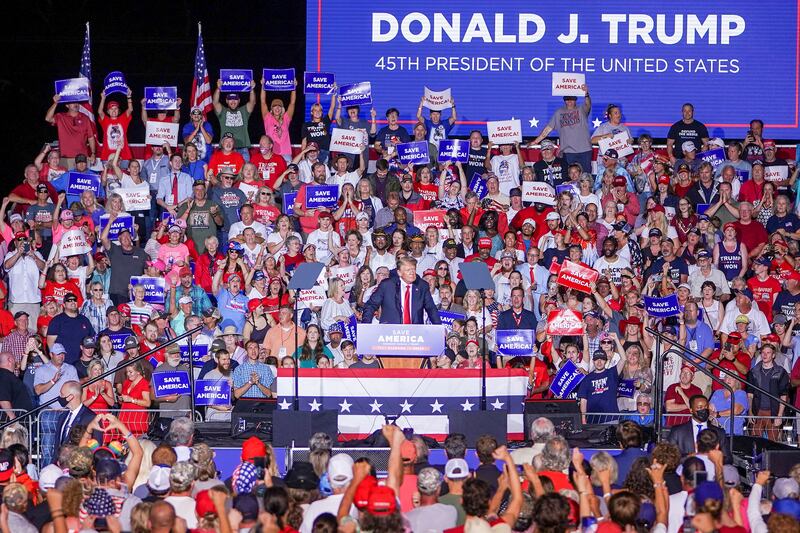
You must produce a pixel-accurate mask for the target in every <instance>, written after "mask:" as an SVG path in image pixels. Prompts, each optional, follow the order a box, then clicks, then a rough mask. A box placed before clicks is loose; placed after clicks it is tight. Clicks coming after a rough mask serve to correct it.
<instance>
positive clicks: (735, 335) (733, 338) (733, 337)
mask: <svg viewBox="0 0 800 533" xmlns="http://www.w3.org/2000/svg"><path fill="white" fill-rule="evenodd" d="M727 340H728V342H739V341H741V340H742V336H741V335H740V334H739V332H738V331H731V332H730V333H728V339H727Z"/></svg>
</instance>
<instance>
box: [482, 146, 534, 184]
mask: <svg viewBox="0 0 800 533" xmlns="http://www.w3.org/2000/svg"><path fill="white" fill-rule="evenodd" d="M493 146H494V145H493V144H492V143H491V142H489V144H488V148H487V153H491V152H492V147H493ZM514 148H516V150H517V153H516V154H514V153H513V152H512V150H513V149H514ZM524 166H525V160H524V159H523V158H522V152H520V149H519V143H514V144H501V145H500V153H499V154H498V155H496V156H494V157H492V158H491V159H489V158H488V157H487V158H486V168H487V170H491V171H492V172H494V174H495V176H497V179H498V181H499V182H500V192H501V193H502V194H504V195H506V196H508V195H509V193H510V192H511V189H513V188H514V187H519V173H520V169H521V168H522V167H524Z"/></svg>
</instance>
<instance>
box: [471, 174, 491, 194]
mask: <svg viewBox="0 0 800 533" xmlns="http://www.w3.org/2000/svg"><path fill="white" fill-rule="evenodd" d="M469 189H470V190H471V191H472V192H474V193H475V194H477V195H478V198H480V199H481V200H483V198H484V197H485V196H486V194H487V193H488V192H489V190H488V189H487V188H486V182H485V181H484V180H483V176H481V175H480V174H478V173H477V172H476V173H475V174H473V175H472V178H471V179H470V180H469Z"/></svg>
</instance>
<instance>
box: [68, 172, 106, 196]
mask: <svg viewBox="0 0 800 533" xmlns="http://www.w3.org/2000/svg"><path fill="white" fill-rule="evenodd" d="M101 186H102V185H101V182H100V176H98V175H97V174H92V173H90V172H74V171H71V172H70V173H69V177H68V178H67V194H74V195H76V196H80V195H81V193H82V192H83V191H92V192H94V195H95V196H97V197H99V196H100V187H101Z"/></svg>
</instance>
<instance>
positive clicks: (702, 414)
mask: <svg viewBox="0 0 800 533" xmlns="http://www.w3.org/2000/svg"><path fill="white" fill-rule="evenodd" d="M689 409H690V410H691V413H692V418H691V420H689V421H688V422H684V423H683V424H678V425H677V426H674V427H672V428H671V429H670V431H669V436H668V437H667V441H668V442H671V443H672V444H675V445H677V446H678V448H680V450H681V454H683V455H690V454H691V455H693V454H696V453H698V452H699V451H701V450H699V449H698V446H699V445H698V436H699V435H700V432H701V431H703V430H704V429H709V430H711V431H713V432H714V433H716V435H717V440H718V442H719V444H720V447H721V448H722V453H723V455H724V457H725V462H726V463H730V462H731V451H730V448H729V447H728V443H729V441H728V438H727V436H726V435H725V432H724V431H723V430H722V428H721V427H719V426H713V425H711V424H709V422H708V418H709V416H710V411H709V409H708V400H707V399H706V397H705V396H703V395H701V394H697V395H695V396H692V397H691V398H689Z"/></svg>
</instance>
